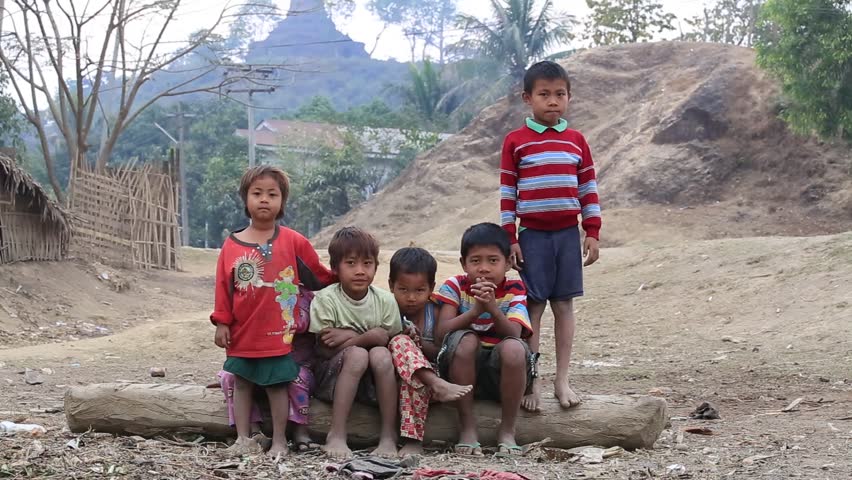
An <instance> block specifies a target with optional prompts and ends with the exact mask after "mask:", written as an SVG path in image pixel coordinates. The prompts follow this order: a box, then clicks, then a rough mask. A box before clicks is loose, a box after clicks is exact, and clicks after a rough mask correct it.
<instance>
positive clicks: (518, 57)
mask: <svg viewBox="0 0 852 480" xmlns="http://www.w3.org/2000/svg"><path fill="white" fill-rule="evenodd" d="M537 3H538V2H536V1H535V0H491V16H492V18H491V19H488V20H482V19H480V18H477V17H475V16H473V15H459V16H458V23H459V26H460V27H461V28H462V29H464V31H465V33H464V38H463V39H462V40H461V41H460V42H458V43H456V44H455V45H454V46H453V51H454V52H456V53H458V54H460V55H462V56H463V57H471V56H478V57H481V58H486V59H499V61H500V62H501V63H502V65H503V67H504V70H505V72H506V73H507V74H508V78H509V79H510V80H511V81H512V83H513V84H517V83H518V82H520V81H521V80H522V79H523V77H524V72H525V71H526V68H527V67H528V66H529V65H530V64H531V63H533V62H535V61H536V60H540V59H542V58H544V57H545V56H546V55H547V53H548V52H549V51H550V50H551V49H552V48H554V47H557V46H559V45H561V44H564V43H567V42H569V41H570V40H572V39H573V38H574V34H573V33H572V26H573V25H574V21H573V17H565V16H562V15H559V16H557V15H555V13H554V8H555V4H556V2H555V1H554V0H544V2H542V4H541V7H539V8H538V10H537V11H536V5H537ZM492 82H493V80H492Z"/></svg>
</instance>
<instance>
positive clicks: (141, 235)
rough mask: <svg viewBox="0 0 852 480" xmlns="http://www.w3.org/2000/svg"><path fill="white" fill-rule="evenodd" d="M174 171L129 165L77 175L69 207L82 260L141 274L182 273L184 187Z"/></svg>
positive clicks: (85, 169)
mask: <svg viewBox="0 0 852 480" xmlns="http://www.w3.org/2000/svg"><path fill="white" fill-rule="evenodd" d="M172 171H173V169H171V168H169V167H168V166H166V167H165V168H158V167H155V166H154V165H153V164H151V163H145V164H142V165H139V166H138V165H136V164H133V163H130V164H125V165H122V166H120V167H117V168H111V169H108V170H107V171H106V172H104V173H98V172H95V171H93V170H92V169H90V168H89V167H86V166H82V167H81V166H79V164H78V166H77V168H74V171H73V172H72V181H71V191H70V195H69V205H70V208H71V211H72V212H73V213H74V217H75V220H76V221H77V222H78V223H77V224H76V225H75V227H76V228H75V233H76V235H75V242H74V243H75V247H76V250H78V252H77V253H78V254H80V255H86V256H89V257H96V258H99V259H103V260H105V261H107V262H109V263H111V264H114V265H121V266H125V267H129V268H139V269H165V270H180V269H181V256H180V246H181V245H180V226H179V224H178V216H177V215H178V214H177V211H178V184H177V182H175V181H174V180H173V178H172V175H171V172H172Z"/></svg>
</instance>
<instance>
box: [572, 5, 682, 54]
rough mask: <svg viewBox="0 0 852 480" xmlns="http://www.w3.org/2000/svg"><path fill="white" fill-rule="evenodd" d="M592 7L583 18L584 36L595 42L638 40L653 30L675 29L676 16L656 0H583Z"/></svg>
mask: <svg viewBox="0 0 852 480" xmlns="http://www.w3.org/2000/svg"><path fill="white" fill-rule="evenodd" d="M586 4H587V5H588V6H589V8H591V9H592V13H591V15H589V18H588V20H587V21H586V37H587V38H588V39H589V40H591V41H592V44H594V45H615V44H619V43H638V42H643V41H648V40H651V39H652V38H653V36H654V34H656V33H663V32H665V31H667V30H674V25H672V24H673V22H674V21H675V19H676V18H677V17H676V16H675V15H674V14H673V13H668V12H665V11H664V10H663V5H662V4H661V3H659V2H657V1H656V0H586Z"/></svg>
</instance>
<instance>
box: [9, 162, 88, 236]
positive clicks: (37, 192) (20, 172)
mask: <svg viewBox="0 0 852 480" xmlns="http://www.w3.org/2000/svg"><path fill="white" fill-rule="evenodd" d="M0 188H2V189H5V190H8V191H10V192H12V201H13V202H20V201H24V202H28V204H29V205H30V206H33V207H36V208H37V209H38V210H39V211H41V217H42V219H43V220H45V221H49V222H53V223H55V224H57V225H58V226H59V227H60V228H62V229H63V230H66V231H70V230H71V226H70V224H69V221H68V215H67V214H66V213H65V211H64V210H63V209H62V207H60V206H59V204H58V203H56V202H55V201H54V200H53V199H51V198H50V197H49V196H48V195H47V192H45V191H44V188H42V187H41V185H39V184H38V182H36V181H35V179H34V178H33V177H32V175H30V174H29V173H27V172H26V171H24V169H22V168H21V167H19V166H18V165H16V164H15V161H14V160H13V159H11V158H9V157H8V156H6V155H3V154H0Z"/></svg>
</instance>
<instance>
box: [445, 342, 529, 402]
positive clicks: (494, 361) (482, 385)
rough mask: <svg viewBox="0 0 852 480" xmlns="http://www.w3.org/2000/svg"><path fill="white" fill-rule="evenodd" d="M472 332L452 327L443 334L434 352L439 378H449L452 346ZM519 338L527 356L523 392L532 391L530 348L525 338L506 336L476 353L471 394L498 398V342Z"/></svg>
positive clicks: (494, 399) (479, 396) (483, 397)
mask: <svg viewBox="0 0 852 480" xmlns="http://www.w3.org/2000/svg"><path fill="white" fill-rule="evenodd" d="M468 334H470V335H474V336H476V332H474V331H473V330H456V331H455V332H450V333H448V334H447V335H446V336H445V337H444V343H443V344H442V345H441V350H440V352H438V360H437V363H438V375H439V376H440V377H441V378H444V379H448V381H453V380H452V379H451V378H450V365H452V363H453V359H454V358H455V354H456V350H457V349H458V346H459V343H461V340H462V338H463V337H464V336H465V335H468ZM514 341H517V342H520V343H521V344H522V345H523V346H524V350H525V351H526V357H527V386H526V389H525V391H524V393H525V394H528V393H531V392H532V384H533V379H534V378H535V376H536V374H537V372H536V362H535V357H534V356H533V353H532V352H531V351H530V347H529V345H527V342H525V341H523V340H521V339H520V338H517V337H506V338H504V339H503V340H502V341H501V342H500V343H499V344H497V346H495V347H493V348H482V347H481V346H480V348H479V352H477V355H476V387H475V389H474V397H475V398H478V399H481V400H493V401H495V402H499V401H500V365H501V364H500V345H502V344H503V343H504V342H514Z"/></svg>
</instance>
